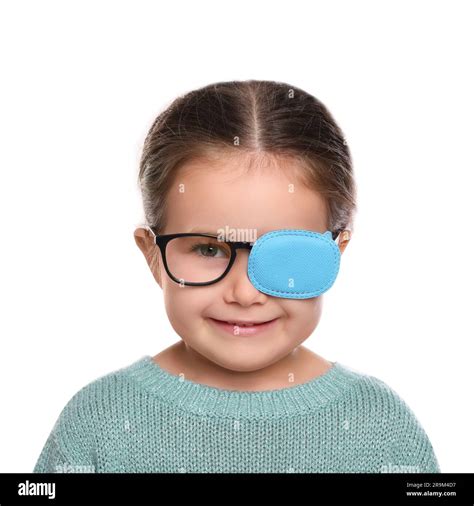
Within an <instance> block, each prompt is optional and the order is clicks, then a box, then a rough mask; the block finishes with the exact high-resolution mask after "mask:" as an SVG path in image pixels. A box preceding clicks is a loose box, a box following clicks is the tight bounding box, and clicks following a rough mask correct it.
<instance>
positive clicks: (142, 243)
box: [135, 80, 357, 371]
mask: <svg viewBox="0 0 474 506" xmlns="http://www.w3.org/2000/svg"><path fill="white" fill-rule="evenodd" d="M139 184H140V188H141V192H142V196H143V204H144V211H145V219H146V225H148V226H149V227H150V228H152V229H153V231H154V232H155V233H157V234H171V233H181V232H204V233H210V234H215V235H217V234H218V231H219V230H223V229H226V230H239V231H242V230H249V231H255V230H256V232H257V237H259V236H261V235H262V234H264V233H266V232H269V231H271V230H278V229H283V228H291V229H305V230H312V231H314V232H321V233H323V232H325V231H327V230H330V231H331V232H332V236H333V239H337V238H339V242H338V245H339V249H340V251H341V253H342V252H343V251H344V249H345V247H346V245H347V243H348V241H349V237H350V234H347V233H344V234H340V233H341V232H343V231H346V230H347V231H349V232H350V231H351V230H352V229H353V218H354V214H355V212H356V209H357V207H356V185H355V181H354V178H353V172H352V163H351V157H350V152H349V149H348V146H347V144H346V142H345V140H344V136H343V134H342V132H341V130H340V128H339V127H338V125H337V124H336V123H335V121H334V119H333V118H332V116H331V114H330V113H329V112H328V110H327V109H326V107H325V106H324V105H323V104H322V103H321V102H320V101H319V100H317V99H316V98H315V97H313V96H312V95H309V94H308V93H306V92H304V91H303V90H301V89H299V88H297V87H294V86H289V85H288V84H285V83H278V82H274V81H255V80H252V81H231V82H222V83H216V84H212V85H209V86H206V87H204V88H201V89H198V90H195V91H192V92H190V93H187V94H185V95H184V96H181V97H178V98H177V99H176V100H175V101H174V102H173V103H172V104H171V105H170V106H169V107H168V108H167V109H166V110H165V111H164V112H162V113H161V114H160V115H159V116H158V117H157V118H156V120H155V122H154V123H153V125H152V127H151V129H150V131H149V133H148V135H147V137H146V139H145V144H144V148H143V153H142V157H141V161H140V171H139ZM341 238H342V240H341ZM135 240H136V243H137V245H138V246H139V248H140V249H141V251H142V252H143V254H144V255H145V258H146V260H147V262H148V265H149V266H150V269H151V271H152V273H153V276H154V277H155V279H156V281H157V283H158V284H159V285H160V287H161V288H162V289H163V293H164V300H165V307H166V311H167V314H168V317H169V319H170V322H171V325H172V326H173V328H174V330H175V331H176V332H177V334H179V335H180V337H181V338H182V339H183V340H184V341H185V343H186V344H187V345H188V346H189V347H190V348H192V349H193V350H194V351H195V352H197V353H199V354H200V355H201V356H203V357H205V358H207V359H208V360H210V361H212V362H214V363H215V364H218V365H220V366H222V367H224V368H226V369H230V370H234V371H255V370H258V369H261V368H264V367H266V366H269V365H271V364H272V363H274V362H277V361H278V360H280V359H282V358H283V357H285V356H286V355H288V354H289V353H291V352H292V351H293V350H294V349H295V348H296V347H297V346H298V345H300V344H301V343H302V342H303V341H305V340H306V339H307V338H308V337H309V336H310V335H311V333H312V332H313V330H314V329H315V327H316V326H317V324H318V322H319V319H320V316H321V310H322V295H320V296H319V297H314V298H311V299H302V300H293V299H283V298H278V297H273V296H270V295H266V294H264V293H262V292H260V291H259V290H257V289H256V288H255V287H254V286H253V285H252V283H251V282H250V280H249V278H248V276H247V259H248V255H249V252H248V250H245V249H239V250H238V253H237V258H236V260H235V263H234V265H233V266H232V269H231V270H230V271H229V273H228V274H227V275H226V277H224V278H223V279H222V280H220V281H219V282H217V283H214V284H212V285H208V286H182V285H180V284H178V283H176V282H175V281H173V280H172V279H171V278H170V277H169V276H168V275H167V273H166V271H165V268H164V266H163V261H162V258H161V254H160V250H159V248H158V247H157V246H156V245H155V244H154V241H153V236H152V234H150V233H149V231H148V230H147V229H146V228H142V227H139V228H137V229H136V230H135ZM251 240H255V239H251ZM275 318H277V321H276V322H275V323H274V325H273V326H272V328H271V329H269V330H268V331H266V332H263V333H261V334H260V335H256V336H254V337H245V336H241V335H239V334H238V331H237V333H236V335H231V334H227V333H225V332H222V331H221V330H220V329H219V328H218V327H216V326H215V324H214V323H213V321H212V319H217V320H222V321H231V322H235V321H237V320H244V321H253V322H262V321H269V320H273V319H275Z"/></svg>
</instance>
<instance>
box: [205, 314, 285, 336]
mask: <svg viewBox="0 0 474 506" xmlns="http://www.w3.org/2000/svg"><path fill="white" fill-rule="evenodd" d="M209 320H210V321H211V322H212V323H213V325H215V326H216V327H217V328H218V329H219V330H220V331H222V332H224V333H226V334H231V335H233V336H234V337H251V336H259V335H266V334H267V332H268V331H270V330H272V329H274V328H275V325H276V322H277V321H278V320H279V318H274V319H273V320H267V321H265V322H260V323H258V322H232V320H225V321H223V320H217V319H215V318H209Z"/></svg>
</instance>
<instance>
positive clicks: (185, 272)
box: [146, 226, 340, 286]
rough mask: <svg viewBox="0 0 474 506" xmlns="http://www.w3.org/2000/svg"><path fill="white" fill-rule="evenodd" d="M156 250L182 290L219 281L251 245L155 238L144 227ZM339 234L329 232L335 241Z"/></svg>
mask: <svg viewBox="0 0 474 506" xmlns="http://www.w3.org/2000/svg"><path fill="white" fill-rule="evenodd" d="M146 228H147V229H149V230H150V231H151V233H152V234H153V237H154V243H155V244H156V245H157V246H158V247H159V248H160V251H161V256H162V259H163V265H164V267H165V270H166V273H167V274H168V276H169V277H170V278H171V279H172V280H173V281H174V282H176V283H178V284H180V285H182V286H183V285H184V286H206V285H212V284H213V283H217V282H218V281H220V280H221V279H223V278H224V277H225V276H226V275H227V273H228V272H229V271H230V269H231V268H232V265H233V264H234V261H235V259H236V257H237V250H238V249H247V250H249V251H250V250H251V249H252V247H253V243H252V242H247V241H223V240H222V239H220V238H218V236H216V235H212V234H203V233H192V232H190V233H179V234H165V235H158V234H156V233H155V231H154V230H153V227H148V226H147V227H146ZM339 232H340V231H337V232H333V233H332V236H333V238H334V235H336V237H337V236H338V235H339Z"/></svg>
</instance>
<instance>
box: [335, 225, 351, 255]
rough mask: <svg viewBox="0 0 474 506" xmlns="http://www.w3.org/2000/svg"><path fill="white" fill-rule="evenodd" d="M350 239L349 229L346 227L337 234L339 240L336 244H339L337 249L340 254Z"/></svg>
mask: <svg viewBox="0 0 474 506" xmlns="http://www.w3.org/2000/svg"><path fill="white" fill-rule="evenodd" d="M350 240H351V231H350V230H348V229H346V230H343V231H342V232H341V233H340V234H339V241H338V243H337V244H338V246H339V250H340V251H341V255H342V253H344V250H345V249H346V247H347V245H348V244H349V241H350Z"/></svg>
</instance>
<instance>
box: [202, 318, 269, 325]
mask: <svg viewBox="0 0 474 506" xmlns="http://www.w3.org/2000/svg"><path fill="white" fill-rule="evenodd" d="M211 320H214V321H216V322H219V323H227V324H229V325H236V326H238V327H258V326H259V325H264V324H265V323H270V322H273V321H274V320H276V318H273V320H266V321H263V322H242V321H236V322H234V321H232V320H217V319H216V318H211Z"/></svg>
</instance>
